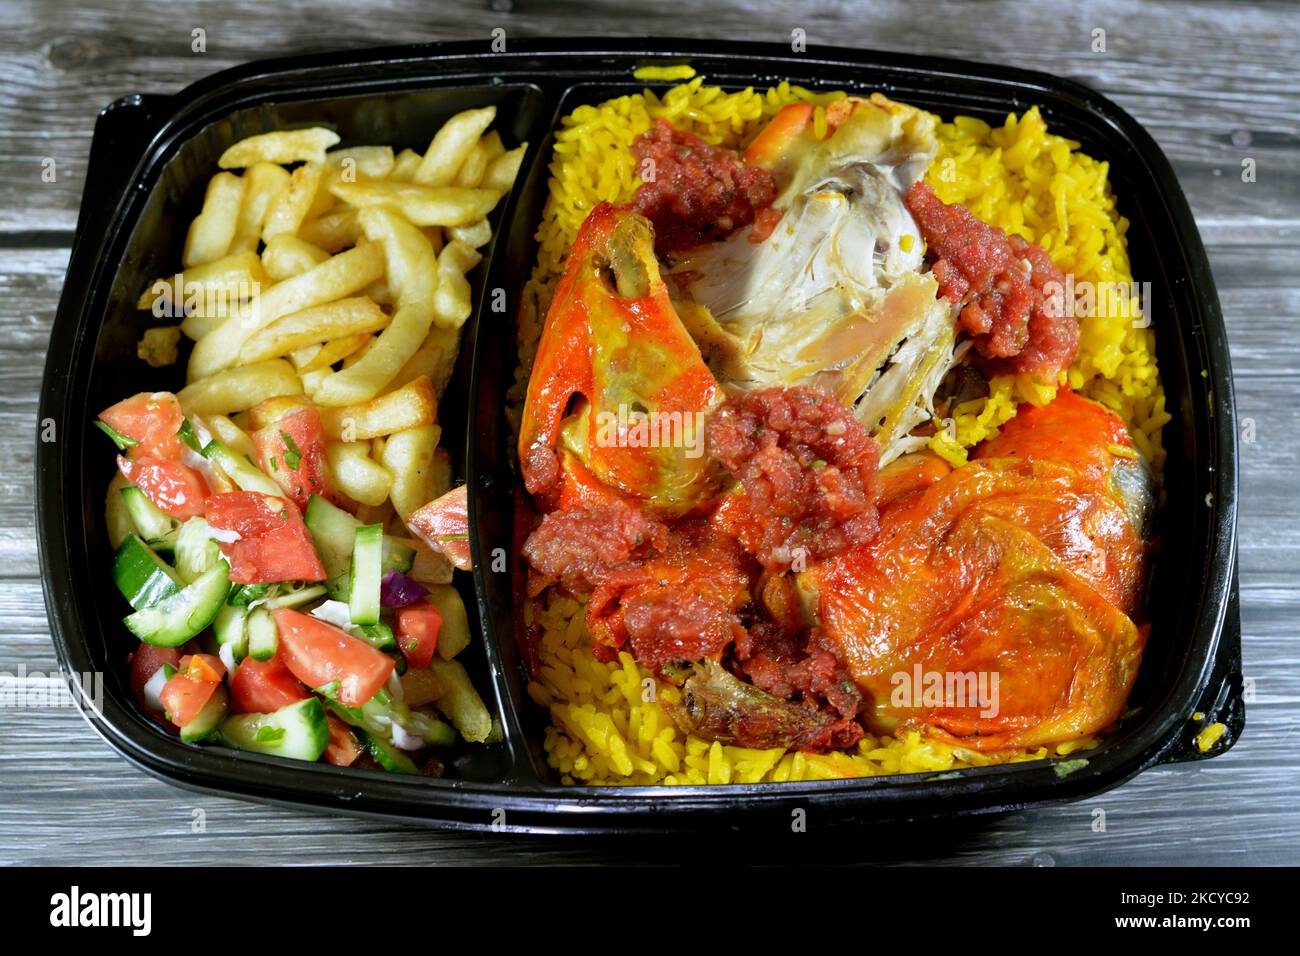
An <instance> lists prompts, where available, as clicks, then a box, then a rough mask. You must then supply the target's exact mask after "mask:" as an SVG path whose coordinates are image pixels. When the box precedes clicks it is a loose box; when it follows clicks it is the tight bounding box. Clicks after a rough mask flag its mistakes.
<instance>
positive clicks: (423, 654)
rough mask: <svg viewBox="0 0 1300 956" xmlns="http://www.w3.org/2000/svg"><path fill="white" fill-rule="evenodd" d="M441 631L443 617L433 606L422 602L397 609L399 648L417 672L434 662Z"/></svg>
mask: <svg viewBox="0 0 1300 956" xmlns="http://www.w3.org/2000/svg"><path fill="white" fill-rule="evenodd" d="M441 630H442V615H441V614H439V613H438V609H437V608H436V607H434V606H433V605H432V604H427V603H424V602H420V603H418V604H408V605H407V606H406V607H402V608H398V609H397V646H398V647H400V648H401V649H402V653H403V654H405V655H406V662H407V663H408V664H410V665H411V667H413V668H415V669H417V670H423V669H424V668H426V667H428V666H429V661H431V660H433V652H434V651H436V650H437V649H438V633H439V631H441Z"/></svg>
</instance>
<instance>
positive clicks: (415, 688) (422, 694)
mask: <svg viewBox="0 0 1300 956" xmlns="http://www.w3.org/2000/svg"><path fill="white" fill-rule="evenodd" d="M438 642H439V643H441V642H442V636H441V634H439V637H438ZM399 680H400V681H401V684H402V702H403V703H404V704H406V706H407V707H423V706H424V705H425V704H432V703H433V702H434V701H435V700H437V699H438V698H439V697H443V696H445V695H446V693H447V686H446V685H445V684H443V682H442V681H440V680H439V679H438V677H437V675H435V674H434V673H433V671H431V670H429V669H428V668H424V667H422V668H418V669H417V668H414V667H412V668H409V669H408V670H407V671H406V673H405V674H403V675H402V676H401V677H400V678H399Z"/></svg>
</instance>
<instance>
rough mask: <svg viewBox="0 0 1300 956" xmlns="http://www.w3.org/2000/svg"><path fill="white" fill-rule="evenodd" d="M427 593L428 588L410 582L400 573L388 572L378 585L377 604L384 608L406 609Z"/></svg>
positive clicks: (415, 582)
mask: <svg viewBox="0 0 1300 956" xmlns="http://www.w3.org/2000/svg"><path fill="white" fill-rule="evenodd" d="M428 593H429V589H428V588H426V587H425V586H424V585H422V584H420V583H419V582H417V581H412V580H411V579H410V578H408V577H407V576H406V575H405V574H403V573H402V572H401V571H389V572H388V573H387V574H385V575H384V580H383V582H382V583H381V584H380V585H379V603H380V604H382V605H383V606H384V607H406V605H408V604H414V603H415V602H416V601H418V600H420V598H422V597H424V596H425V595H426V594H428Z"/></svg>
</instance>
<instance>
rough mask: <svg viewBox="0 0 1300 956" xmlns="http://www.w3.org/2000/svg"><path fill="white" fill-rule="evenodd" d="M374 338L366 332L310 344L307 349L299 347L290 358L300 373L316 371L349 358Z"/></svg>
mask: <svg viewBox="0 0 1300 956" xmlns="http://www.w3.org/2000/svg"><path fill="white" fill-rule="evenodd" d="M372 338H373V336H371V335H367V334H365V333H362V334H361V335H348V336H345V337H344V338H341V339H334V340H333V341H332V342H325V343H323V344H321V345H309V346H307V348H305V349H298V350H297V351H296V352H294V353H293V354H291V355H290V356H289V358H290V360H291V361H292V362H293V364H294V365H295V366H297V368H298V374H299V375H301V374H302V373H303V372H314V371H316V370H317V369H322V368H328V367H329V366H331V365H333V364H334V363H335V362H337V361H339V360H340V359H345V358H347V357H348V356H349V355H351V354H352V353H354V352H356V351H358V350H360V349H361V348H363V347H364V346H365V345H366V344H367V343H369V342H370V340H371V339H372Z"/></svg>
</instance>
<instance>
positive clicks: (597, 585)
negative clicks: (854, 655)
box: [522, 388, 879, 750]
mask: <svg viewBox="0 0 1300 956" xmlns="http://www.w3.org/2000/svg"><path fill="white" fill-rule="evenodd" d="M707 438H708V441H707V446H708V453H709V455H710V456H711V458H712V459H713V460H714V461H715V462H716V463H717V464H718V465H719V466H721V467H722V468H723V469H725V470H726V471H727V472H729V473H730V474H731V475H732V477H733V478H734V479H735V487H734V488H733V490H732V491H730V492H729V493H728V494H726V495H725V496H724V498H723V501H722V504H721V505H720V506H719V507H717V508H716V509H715V510H714V512H713V513H712V514H711V515H692V516H690V517H685V518H675V519H671V518H658V517H654V516H651V515H650V514H648V513H647V512H646V511H645V510H644V507H643V506H642V505H641V504H638V503H634V502H630V501H627V500H622V499H617V498H616V499H612V500H609V501H600V500H597V499H591V500H572V501H570V502H568V504H567V510H566V509H563V508H562V509H561V510H557V511H552V512H550V513H549V514H546V515H544V516H543V517H542V519H541V522H540V523H539V524H538V525H537V527H536V528H535V529H534V530H533V531H532V533H531V534H530V535H529V536H528V537H527V539H526V540H525V542H524V544H523V548H522V550H523V554H524V557H525V558H526V559H527V561H528V564H529V568H530V570H529V582H528V591H529V593H530V594H532V595H536V594H538V593H540V592H541V591H542V590H543V589H544V588H546V587H547V586H549V585H551V584H555V583H558V584H560V585H561V586H562V587H564V588H565V589H566V590H568V591H570V592H572V593H576V594H585V595H588V600H587V611H586V617H587V627H588V630H589V631H590V632H591V635H592V637H593V640H594V647H595V649H596V653H597V656H598V657H601V658H602V659H605V660H611V659H614V658H615V657H616V654H617V651H618V650H619V649H622V648H624V647H630V649H631V651H632V653H633V655H634V656H635V658H636V659H637V661H638V662H640V663H641V664H642V665H643V666H645V667H649V668H651V669H661V668H664V667H666V666H668V665H673V664H676V663H677V662H682V661H702V660H715V661H721V660H723V659H726V658H727V656H728V655H732V656H733V657H734V658H735V661H736V663H737V665H738V666H739V668H740V670H742V671H744V672H745V673H746V674H748V675H749V676H750V677H751V680H753V681H754V683H755V685H756V686H758V687H760V688H763V689H764V690H767V691H768V692H769V693H772V694H774V695H776V696H779V697H783V698H785V699H787V700H798V701H800V702H801V703H802V704H804V705H806V710H807V715H808V718H809V723H808V728H807V729H808V730H809V733H808V734H799V735H797V736H796V737H789V733H790V728H789V726H788V725H787V724H786V723H783V722H780V721H778V722H775V723H772V724H771V728H770V729H771V732H772V733H773V734H775V733H776V729H775V728H776V727H777V726H778V725H779V726H780V727H783V728H784V729H783V730H781V733H782V734H784V735H785V736H784V737H782V738H781V740H777V739H776V737H764V736H763V735H762V734H761V733H760V732H759V731H758V730H755V729H754V728H753V727H750V729H749V730H748V731H746V732H745V735H744V739H745V740H746V741H747V745H753V746H776V745H791V746H794V745H797V746H801V747H804V748H805V749H812V750H817V749H825V748H827V747H843V746H848V745H851V744H852V743H853V742H854V741H855V740H857V739H858V737H860V736H861V734H862V730H861V727H860V726H858V725H857V724H856V723H854V722H853V720H852V718H853V717H854V716H855V715H856V713H857V710H858V708H859V705H860V698H859V696H858V695H857V692H856V690H855V689H854V686H853V682H852V680H851V679H849V678H848V676H847V672H846V671H845V670H844V669H843V667H842V666H841V665H840V663H839V661H838V659H837V658H836V657H835V656H834V654H833V653H832V652H831V650H830V649H828V648H826V647H820V646H812V645H810V644H809V643H808V641H809V634H808V630H807V626H806V624H805V622H804V619H803V613H802V610H801V606H800V601H799V596H798V594H797V591H796V589H795V586H794V583H793V578H792V574H791V572H794V573H797V572H798V571H801V570H802V569H803V562H805V561H807V562H811V561H812V560H814V559H818V558H825V557H829V556H833V555H836V554H839V553H841V552H843V551H844V550H847V549H852V548H855V547H858V546H861V545H865V544H866V543H868V542H870V541H871V540H872V539H873V538H874V537H875V535H876V531H877V515H876V507H875V478H874V475H875V470H876V464H877V461H878V454H879V452H878V449H877V446H876V443H875V442H874V441H873V440H872V439H871V437H870V435H869V434H868V433H867V431H866V429H865V428H864V427H863V426H862V425H861V424H860V423H859V422H858V421H857V420H856V419H855V418H854V417H853V414H852V412H851V410H850V409H848V408H847V407H846V406H844V405H841V404H840V403H838V402H836V401H835V400H833V399H831V398H828V397H826V396H825V395H823V394H822V393H821V392H818V391H816V390H813V389H804V388H795V389H783V388H771V389H764V390H761V391H757V392H750V393H747V394H744V395H741V396H739V397H737V398H733V399H731V400H730V401H728V402H727V403H725V404H724V405H723V406H721V407H720V408H719V409H718V410H717V411H716V412H714V413H713V416H712V418H711V420H710V422H709V424H708V426H707ZM800 713H802V711H800ZM756 726H757V725H756ZM764 726H766V725H764ZM814 731H815V732H814Z"/></svg>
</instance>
